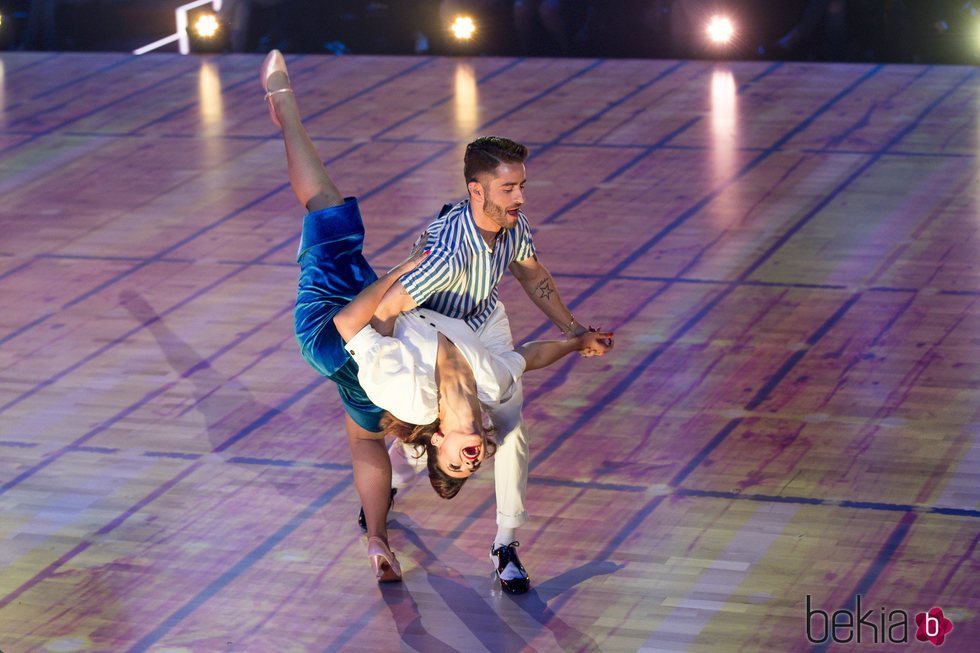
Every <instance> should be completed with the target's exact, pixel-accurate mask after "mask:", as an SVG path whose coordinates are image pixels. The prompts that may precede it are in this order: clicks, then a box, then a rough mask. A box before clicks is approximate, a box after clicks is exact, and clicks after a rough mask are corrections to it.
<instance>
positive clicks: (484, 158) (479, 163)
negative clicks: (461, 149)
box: [463, 136, 527, 184]
mask: <svg viewBox="0 0 980 653" xmlns="http://www.w3.org/2000/svg"><path fill="white" fill-rule="evenodd" d="M525 159H527V147H526V146H525V145H521V144H520V143H516V142H514V141H512V140H510V139H509V138H504V137H503V136H481V137H480V138H478V139H476V140H475V141H473V142H472V143H470V144H469V145H467V146H466V154H465V155H463V177H465V178H466V183H467V184H468V183H470V182H471V181H480V180H479V179H478V177H479V176H481V175H484V174H487V173H493V171H494V170H496V169H497V166H499V165H500V164H502V163H524V160H525Z"/></svg>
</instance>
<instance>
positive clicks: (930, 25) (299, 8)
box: [0, 0, 980, 64]
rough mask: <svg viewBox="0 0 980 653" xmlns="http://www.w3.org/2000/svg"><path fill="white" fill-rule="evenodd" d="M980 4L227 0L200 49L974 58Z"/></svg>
mask: <svg viewBox="0 0 980 653" xmlns="http://www.w3.org/2000/svg"><path fill="white" fill-rule="evenodd" d="M179 4H181V2H180V0H176V1H175V0H170V1H164V0H0V15H2V24H0V48H2V49H26V50H121V51H127V50H133V49H135V48H137V47H140V46H142V45H146V44H147V43H150V42H151V41H155V40H157V39H159V38H162V37H164V36H166V35H168V34H171V33H173V32H174V30H175V24H174V9H175V8H176V7H177V6H178V5H179ZM515 4H516V5H518V6H517V7H516V8H515ZM209 9H210V6H206V7H204V8H202V9H201V10H197V11H204V10H209ZM522 10H523V11H522ZM978 10H980V0H975V1H970V0H606V1H604V2H603V1H599V0H518V2H516V3H515V2H514V0H387V1H367V0H225V7H223V9H222V12H221V13H220V14H219V15H218V18H219V20H220V21H221V23H222V28H223V29H222V30H221V32H220V34H219V36H218V37H217V38H215V39H213V40H211V41H209V42H204V41H199V40H195V42H194V49H195V50H196V51H226V52H227V51H238V52H265V51H267V50H268V49H270V48H272V47H278V48H280V49H282V50H283V51H285V52H287V53H300V52H303V53H334V54H347V53H350V54H413V53H414V54H422V53H427V54H486V55H530V56H587V57H597V56H598V57H658V58H711V59H723V58H740V59H790V60H794V59H795V60H822V61H872V62H910V63H960V64H976V63H978V62H980V11H978ZM457 12H460V13H467V14H469V15H472V16H473V17H474V18H475V19H476V22H477V25H478V32H477V37H476V38H475V39H474V40H473V41H472V42H469V43H459V42H457V41H455V40H454V39H452V38H451V36H450V35H449V30H448V28H447V20H448V17H450V16H452V15H454V14H455V13H457ZM714 13H724V14H727V15H729V16H732V17H733V18H734V19H735V21H736V24H737V25H738V33H737V36H736V39H735V40H734V41H733V43H731V44H730V45H728V46H725V47H716V46H711V45H709V44H708V42H707V39H706V38H705V34H704V25H705V23H706V21H707V18H708V17H709V16H710V15H712V14H714ZM194 19H195V15H194V12H192V14H191V23H192V24H193V22H194ZM175 49H176V48H175V46H168V47H167V48H165V50H171V51H173V50H175Z"/></svg>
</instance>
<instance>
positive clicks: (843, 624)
mask: <svg viewBox="0 0 980 653" xmlns="http://www.w3.org/2000/svg"><path fill="white" fill-rule="evenodd" d="M812 601H813V599H812V597H811V596H810V595H809V594H807V595H806V638H807V640H808V641H809V642H810V643H811V644H823V643H826V642H827V641H829V640H833V641H834V642H835V643H837V644H848V643H851V642H854V643H857V644H863V643H865V642H867V643H869V644H907V643H908V641H909V615H908V612H906V611H905V610H887V611H886V610H885V608H884V606H882V607H881V608H879V609H878V610H875V609H874V608H870V609H868V610H862V607H863V606H862V605H861V595H860V594H858V595H857V596H855V597H854V610H849V609H841V610H834V611H833V613H827V611H825V610H821V609H819V608H815V607H813V603H812ZM915 625H916V630H915V639H917V640H918V641H920V642H931V643H932V644H934V645H935V646H942V645H943V642H945V641H946V636H947V635H949V633H950V632H951V631H952V630H953V622H952V621H950V620H949V619H947V618H946V615H944V614H943V609H942V608H931V609H930V610H929V611H928V612H920V613H918V614H916V615H915Z"/></svg>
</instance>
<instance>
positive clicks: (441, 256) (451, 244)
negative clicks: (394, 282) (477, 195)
mask: <svg viewBox="0 0 980 653" xmlns="http://www.w3.org/2000/svg"><path fill="white" fill-rule="evenodd" d="M427 231H428V232H429V237H428V241H427V243H426V244H427V245H428V248H429V250H430V252H429V255H428V256H427V257H426V258H425V260H424V261H422V263H421V264H420V265H419V266H418V267H417V268H415V269H414V270H412V271H411V272H409V273H408V274H406V275H405V276H404V277H402V279H401V282H402V286H404V288H405V290H406V292H408V294H409V295H410V296H411V297H412V299H414V300H415V303H416V304H417V305H419V306H425V307H426V308H429V309H431V310H434V311H438V312H440V313H442V314H443V315H448V316H449V317H455V318H459V319H461V320H464V321H465V322H466V323H467V324H468V325H469V327H470V328H471V329H473V330H474V331H476V330H477V329H479V328H480V326H481V325H482V324H483V323H484V322H485V321H486V319H487V318H488V317H490V314H491V313H492V312H493V309H494V307H495V306H496V305H497V284H498V283H499V282H500V278H501V277H503V276H504V270H506V269H507V266H509V265H510V264H511V263H513V262H514V261H523V260H526V259H529V258H531V257H532V256H534V254H535V249H534V242H533V241H532V239H531V227H530V225H528V223H527V217H525V216H524V214H523V213H521V214H520V218H518V220H517V226H515V227H514V228H513V229H502V230H501V232H500V233H499V234H497V240H496V242H495V243H494V246H493V250H491V249H490V248H489V247H488V246H487V243H486V241H485V240H483V236H481V235H480V231H479V229H477V226H476V223H475V222H474V221H473V214H472V213H471V212H470V203H469V200H466V201H463V202H460V203H459V204H457V205H456V206H454V207H453V208H452V209H451V210H450V211H449V212H447V213H445V214H444V215H441V216H439V217H438V218H436V220H435V221H434V222H433V223H432V224H430V225H429V226H428V228H427Z"/></svg>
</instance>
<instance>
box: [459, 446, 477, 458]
mask: <svg viewBox="0 0 980 653" xmlns="http://www.w3.org/2000/svg"><path fill="white" fill-rule="evenodd" d="M479 457H480V446H479V445H473V446H472V447H463V458H465V459H466V460H476V459H477V458H479Z"/></svg>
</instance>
